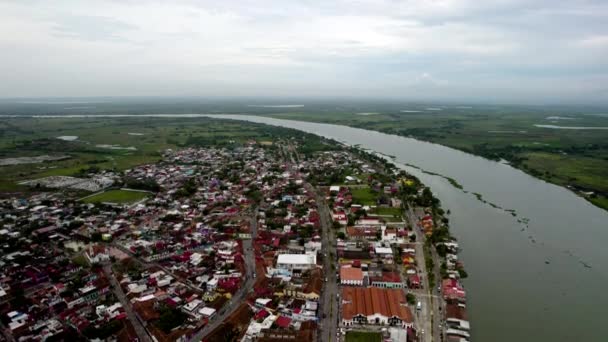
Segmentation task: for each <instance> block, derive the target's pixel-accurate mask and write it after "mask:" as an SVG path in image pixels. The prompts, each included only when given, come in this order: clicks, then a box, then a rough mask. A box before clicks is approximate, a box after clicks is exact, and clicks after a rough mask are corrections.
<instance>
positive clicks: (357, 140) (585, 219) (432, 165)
mask: <svg viewBox="0 0 608 342" xmlns="http://www.w3.org/2000/svg"><path fill="white" fill-rule="evenodd" d="M210 116H213V117H218V118H230V119H238V120H247V121H252V122H259V123H265V124H270V125H275V126H283V127H289V128H294V129H298V130H302V131H305V132H310V133H315V134H318V135H321V136H324V137H327V138H332V139H335V140H338V141H341V142H344V143H347V144H350V145H359V146H360V147H361V148H364V149H369V150H371V151H375V152H378V153H382V154H384V155H388V156H393V157H394V159H393V161H394V162H395V163H397V165H400V166H402V167H404V168H405V169H406V170H407V171H409V172H411V173H412V174H414V175H416V176H417V177H419V178H420V179H421V180H422V181H423V182H425V183H426V184H427V185H428V186H430V187H431V189H432V190H433V192H434V193H435V194H436V195H437V196H438V197H439V198H440V199H441V201H442V204H443V207H444V208H445V209H446V210H447V209H450V211H451V214H450V216H449V218H450V226H451V229H452V232H453V234H454V235H455V236H456V237H457V238H458V240H459V243H460V245H461V247H462V252H461V254H460V258H461V260H462V261H463V262H464V264H465V267H466V269H467V271H468V274H469V278H468V279H466V280H465V282H464V283H465V287H466V290H467V293H468V295H467V297H468V300H467V309H468V312H469V314H470V317H469V318H470V320H471V322H472V327H473V332H472V340H474V341H571V340H574V339H576V340H578V341H606V333H605V331H604V321H605V316H604V312H605V308H606V307H608V295H607V294H606V290H605V287H606V284H607V283H608V247H607V245H608V212H606V211H603V210H601V209H599V208H596V207H594V206H593V205H591V204H589V203H587V202H586V201H585V200H584V199H582V198H580V197H578V196H576V195H574V194H573V193H572V192H570V191H569V190H567V189H565V188H561V187H558V186H556V185H552V184H549V183H546V182H544V181H542V180H539V179H536V178H533V177H531V176H529V175H527V174H525V173H523V172H521V171H519V170H517V169H514V168H512V167H510V166H509V165H506V164H503V163H498V162H494V161H490V160H487V159H483V158H480V157H477V156H473V155H470V154H467V153H464V152H461V151H457V150H454V149H451V148H448V147H444V146H440V145H436V144H431V143H427V142H422V141H418V140H415V139H410V138H405V137H399V136H395V135H389V134H384V133H379V132H374V131H367V130H363V129H357V128H351V127H345V126H338V125H330V124H319V123H310V122H300V121H291V120H279V119H272V118H265V117H259V116H248V115H239V116H234V115H210Z"/></svg>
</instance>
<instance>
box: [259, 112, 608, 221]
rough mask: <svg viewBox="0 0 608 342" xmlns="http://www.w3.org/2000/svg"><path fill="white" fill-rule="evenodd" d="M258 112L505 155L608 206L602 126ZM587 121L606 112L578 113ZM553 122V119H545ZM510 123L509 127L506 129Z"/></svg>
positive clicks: (526, 119)
mask: <svg viewBox="0 0 608 342" xmlns="http://www.w3.org/2000/svg"><path fill="white" fill-rule="evenodd" d="M259 115H262V116H267V117H272V118H280V119H287V120H297V121H308V122H319V123H331V124H339V125H346V126H350V127H356V128H364V129H369V130H374V131H378V132H382V133H388V134H395V135H400V136H404V137H413V138H416V139H418V140H422V141H428V142H431V143H436V144H440V145H444V146H448V147H451V148H454V149H457V150H460V151H463V152H466V153H470V154H474V155H477V156H480V157H483V158H487V159H490V160H494V161H506V162H508V163H509V164H510V165H511V166H513V167H516V168H518V169H520V170H522V171H524V172H526V173H528V174H529V175H531V176H533V177H536V178H539V179H542V180H544V181H546V182H549V183H552V184H556V185H559V186H563V187H565V188H568V189H569V190H571V191H573V192H574V193H576V194H577V195H578V196H580V197H582V198H584V199H586V200H587V201H589V202H590V203H592V204H593V205H595V206H597V207H599V208H602V209H605V210H608V180H607V179H606V177H605V170H607V169H608V144H606V142H605V141H606V133H605V132H602V131H597V130H596V131H581V130H555V129H548V128H544V127H543V126H542V125H540V126H539V125H537V126H535V123H537V122H544V121H546V120H554V119H551V118H554V117H555V116H547V114H546V113H544V112H526V113H524V114H514V113H510V114H509V115H501V114H495V113H493V112H492V111H490V112H489V114H488V113H486V112H485V111H482V110H479V111H475V110H474V109H467V110H466V111H465V110H456V112H454V110H453V109H451V110H450V109H445V110H444V111H442V112H441V113H433V114H432V115H430V114H429V113H428V112H424V111H421V112H407V113H400V114H398V115H396V114H386V113H383V114H378V115H373V116H369V117H361V116H360V115H353V114H349V113H336V114H331V115H327V114H323V115H319V114H318V113H270V114H259ZM576 120H577V122H580V123H584V124H585V126H592V125H603V124H605V123H606V122H608V119H607V118H604V117H598V116H591V115H587V116H581V117H577V118H576ZM549 122H551V121H549ZM506 128H508V129H506Z"/></svg>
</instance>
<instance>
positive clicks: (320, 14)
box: [0, 0, 608, 104]
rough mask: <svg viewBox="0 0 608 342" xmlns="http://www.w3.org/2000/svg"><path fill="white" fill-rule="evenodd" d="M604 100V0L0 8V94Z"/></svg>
mask: <svg viewBox="0 0 608 342" xmlns="http://www.w3.org/2000/svg"><path fill="white" fill-rule="evenodd" d="M85 96H86V97H89V96H235V97H237V96H276V97H332V96H335V97H352V98H391V99H403V100H431V101H432V100H448V101H462V102H466V101H486V102H502V103H522V104H528V103H533V104H543V103H551V104H554V103H569V104H608V1H605V0H603V1H594V0H588V1H582V0H580V1H579V0H569V1H556V0H483V1H480V0H432V1H431V0H416V1H414V0H403V1H398V0H360V1H342V0H330V1H327V0H319V1H317V0H301V1H287V0H276V1H275V0H271V1H263V0H256V1H253V0H252V1H249V0H221V1H218V0H211V1H190V0H172V1H147V0H137V1H135V0H120V1H118V0H117V1H110V0H108V1H95V0H86V1H82V0H78V1H61V0H55V1H35V0H15V1H5V0H0V97H85Z"/></svg>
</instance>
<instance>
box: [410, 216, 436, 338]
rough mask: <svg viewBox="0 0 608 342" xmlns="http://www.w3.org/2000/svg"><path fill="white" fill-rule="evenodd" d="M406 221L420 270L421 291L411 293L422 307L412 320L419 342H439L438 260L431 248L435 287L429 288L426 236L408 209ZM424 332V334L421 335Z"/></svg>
mask: <svg viewBox="0 0 608 342" xmlns="http://www.w3.org/2000/svg"><path fill="white" fill-rule="evenodd" d="M406 215H407V218H408V221H409V222H410V224H411V225H412V228H413V231H414V234H415V235H416V244H415V246H416V264H417V265H418V269H419V270H420V272H419V275H420V280H421V284H422V289H413V290H412V291H411V292H413V293H414V295H415V296H416V302H420V303H421V304H422V307H421V309H420V310H415V311H416V312H415V314H414V318H415V320H416V323H417V324H416V325H417V326H418V327H419V330H418V332H419V333H420V334H421V335H420V337H421V341H424V342H431V341H434V342H441V341H443V339H442V338H441V329H440V328H439V324H441V322H442V321H443V319H442V312H441V311H440V309H439V306H440V305H443V304H442V303H443V299H442V298H441V297H440V296H438V295H437V286H439V284H440V282H441V275H440V273H439V266H440V259H439V256H438V255H437V252H436V251H435V249H434V248H431V256H432V258H433V265H434V267H433V270H431V271H432V272H433V273H434V274H435V282H436V284H435V286H434V287H433V288H430V284H429V277H428V270H427V269H426V262H425V254H424V242H425V239H426V236H425V235H424V233H423V232H422V231H421V230H420V228H419V227H418V224H417V223H418V218H417V216H416V214H415V213H414V211H413V210H412V209H411V208H410V209H408V210H406ZM423 331H424V333H422V332H423Z"/></svg>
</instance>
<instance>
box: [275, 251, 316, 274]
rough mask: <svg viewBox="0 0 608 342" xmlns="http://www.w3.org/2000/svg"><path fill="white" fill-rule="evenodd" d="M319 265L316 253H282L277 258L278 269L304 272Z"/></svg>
mask: <svg viewBox="0 0 608 342" xmlns="http://www.w3.org/2000/svg"><path fill="white" fill-rule="evenodd" d="M316 266H317V256H316V255H315V254H280V255H279V256H278V258H277V267H276V268H278V269H282V270H288V271H290V272H296V273H297V272H302V271H305V270H310V269H313V268H315V267H316Z"/></svg>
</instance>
